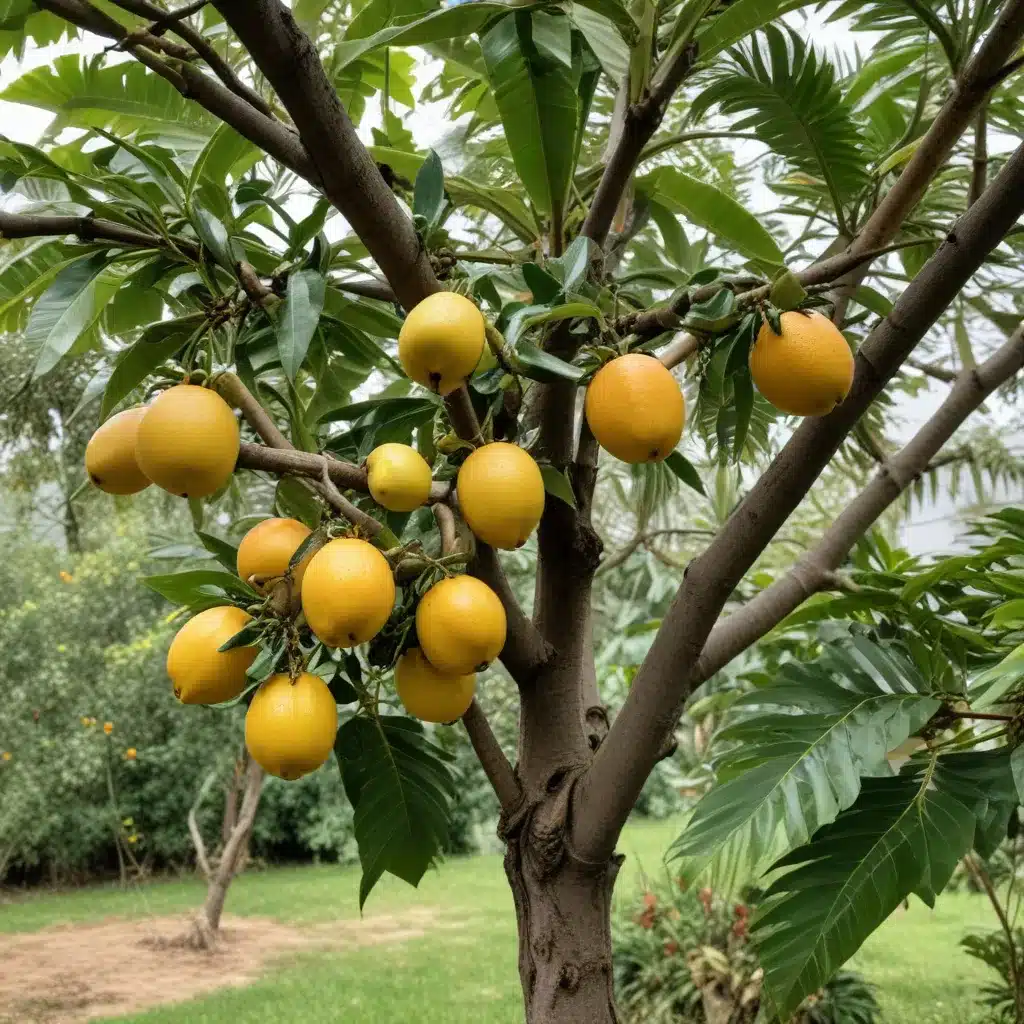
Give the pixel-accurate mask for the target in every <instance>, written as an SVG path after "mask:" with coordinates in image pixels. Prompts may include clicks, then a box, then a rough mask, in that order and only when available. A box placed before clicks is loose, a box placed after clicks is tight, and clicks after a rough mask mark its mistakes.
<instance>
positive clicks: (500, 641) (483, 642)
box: [416, 576, 506, 675]
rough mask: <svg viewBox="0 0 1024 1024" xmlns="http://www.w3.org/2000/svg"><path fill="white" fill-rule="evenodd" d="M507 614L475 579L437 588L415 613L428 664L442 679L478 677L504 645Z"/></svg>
mask: <svg viewBox="0 0 1024 1024" xmlns="http://www.w3.org/2000/svg"><path fill="white" fill-rule="evenodd" d="M505 625H506V624H505V609H504V607H503V606H502V603H501V601H500V600H499V598H498V595H497V594H496V593H495V592H494V591H493V590H491V588H490V587H489V586H487V584H486V583H481V581H480V580H478V579H475V578H474V577H473V576H452V577H450V578H449V579H444V580H441V582H440V583H435V584H434V586H432V587H431V588H430V589H429V590H428V591H427V592H426V594H424V595H423V600H422V601H420V603H419V607H418V608H417V609H416V636H417V637H418V638H419V642H420V647H421V648H422V650H423V653H424V654H425V655H426V657H427V660H428V661H429V662H430V664H431V665H433V666H434V668H436V669H437V670H438V671H439V672H443V673H445V674H446V675H464V674H465V673H467V672H474V671H475V672H482V671H483V670H484V669H485V668H487V666H488V664H490V662H492V661H494V659H495V658H496V657H497V656H498V655H499V654H500V653H501V649H502V648H503V647H504V646H505Z"/></svg>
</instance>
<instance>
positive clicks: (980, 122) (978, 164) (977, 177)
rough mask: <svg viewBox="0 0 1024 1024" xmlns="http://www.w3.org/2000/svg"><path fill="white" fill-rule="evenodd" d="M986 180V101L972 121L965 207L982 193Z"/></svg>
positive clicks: (971, 203)
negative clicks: (972, 150)
mask: <svg viewBox="0 0 1024 1024" xmlns="http://www.w3.org/2000/svg"><path fill="white" fill-rule="evenodd" d="M987 178H988V100H987V99H986V100H985V102H984V103H982V105H981V109H980V110H979V111H978V116H977V117H976V118H975V121H974V158H973V159H972V160H971V188H970V191H969V192H968V194H967V205H968V206H973V205H974V204H975V203H976V202H977V201H978V197H979V196H980V195H981V193H982V192H984V191H985V184H986V180H987Z"/></svg>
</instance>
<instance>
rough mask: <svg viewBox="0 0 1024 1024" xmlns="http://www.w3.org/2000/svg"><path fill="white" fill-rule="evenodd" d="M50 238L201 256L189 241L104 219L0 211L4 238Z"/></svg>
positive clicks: (0, 236) (0, 231) (189, 256)
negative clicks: (49, 236) (114, 243)
mask: <svg viewBox="0 0 1024 1024" xmlns="http://www.w3.org/2000/svg"><path fill="white" fill-rule="evenodd" d="M48 235H53V236H55V237H58V238H63V237H66V236H67V235H75V236H76V237H77V238H80V239H81V240H82V241H83V242H116V243H117V244H118V245H130V246H133V247H136V248H143V249H167V250H169V251H171V252H178V253H181V255H182V256H185V257H186V258H187V259H190V260H198V259H199V258H200V255H201V254H200V249H199V246H198V245H196V243H195V242H190V241H189V240H188V239H185V238H174V239H168V238H163V237H161V236H160V235H151V234H149V232H147V231H136V230H135V229H134V228H128V227H125V226H124V225H123V224H118V223H117V222H116V221H112V220H104V219H102V218H100V217H60V216H42V215H39V216H37V215H35V214H28V213H3V212H0V238H40V237H45V236H48Z"/></svg>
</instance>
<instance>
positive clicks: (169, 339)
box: [100, 313, 206, 420]
mask: <svg viewBox="0 0 1024 1024" xmlns="http://www.w3.org/2000/svg"><path fill="white" fill-rule="evenodd" d="M205 320H206V317H205V316H204V315H203V314H202V313H193V314H191V315H189V316H185V317H181V318H180V319H178V320H165V321H161V322H160V323H156V324H152V325H151V326H150V327H148V328H147V329H146V330H145V332H144V333H143V335H142V337H141V338H140V339H139V340H138V341H137V342H135V344H134V345H132V346H131V347H130V348H127V349H125V350H124V352H122V353H121V354H120V355H119V356H118V357H117V362H115V363H114V368H113V371H112V372H111V374H110V379H109V380H108V381H107V386H106V388H105V389H104V391H103V401H102V403H101V404H100V419H101V420H105V419H106V418H107V417H108V416H109V415H110V414H111V412H113V411H114V409H115V408H116V407H117V405H118V404H119V403H120V402H121V401H123V400H124V399H125V398H126V397H127V396H128V395H129V394H131V392H132V391H134V390H135V388H137V387H138V386H139V385H140V384H141V383H142V382H143V381H144V380H145V379H146V378H147V377H148V376H149V375H150V374H151V373H152V372H153V371H154V370H155V369H156V368H157V367H158V366H160V364H161V363H164V362H166V361H167V360H168V359H171V358H172V357H173V356H176V355H177V354H178V353H179V352H180V351H181V350H182V349H183V348H184V347H185V344H186V342H187V341H188V339H189V338H190V337H192V335H193V334H194V333H195V331H196V330H197V329H198V328H199V327H200V326H201V325H202V324H203V323H205Z"/></svg>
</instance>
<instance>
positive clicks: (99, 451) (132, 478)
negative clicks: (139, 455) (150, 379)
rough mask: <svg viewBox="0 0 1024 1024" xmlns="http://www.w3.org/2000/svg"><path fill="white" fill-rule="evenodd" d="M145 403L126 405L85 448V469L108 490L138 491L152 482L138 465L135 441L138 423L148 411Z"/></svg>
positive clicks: (91, 478) (98, 485) (96, 482)
mask: <svg viewBox="0 0 1024 1024" xmlns="http://www.w3.org/2000/svg"><path fill="white" fill-rule="evenodd" d="M147 411H148V410H147V409H146V408H145V407H144V406H140V407H139V408H138V409H125V411H124V412H119V413H118V414H117V415H116V416H111V417H110V419H109V420H107V421H106V423H104V424H102V425H101V426H100V427H99V429H98V430H97V431H96V433H95V434H93V435H92V437H91V438H89V443H88V444H87V445H86V448H85V471H86V473H87V474H88V476H89V479H90V480H91V481H92V482H93V484H95V485H96V486H97V487H98V488H99V489H100V490H101V491H106V492H107V494H138V492H139V491H142V490H145V489H146V488H147V487H148V486H149V485H150V482H151V481H150V479H149V477H147V476H146V474H145V473H143V472H142V470H141V469H140V468H139V463H138V460H137V459H136V457H135V441H136V438H137V437H138V433H139V424H140V423H142V419H143V417H144V416H145V415H146V413H147Z"/></svg>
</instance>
